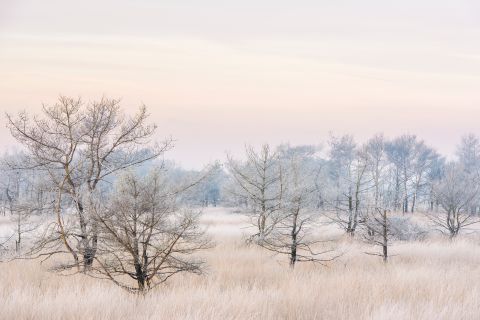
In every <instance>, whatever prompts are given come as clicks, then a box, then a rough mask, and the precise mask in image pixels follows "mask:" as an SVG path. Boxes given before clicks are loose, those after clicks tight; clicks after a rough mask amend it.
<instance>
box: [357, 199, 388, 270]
mask: <svg viewBox="0 0 480 320" xmlns="http://www.w3.org/2000/svg"><path fill="white" fill-rule="evenodd" d="M389 214H390V211H389V210H387V209H385V208H380V207H376V208H375V209H374V210H372V212H369V213H368V214H367V215H366V219H365V227H366V228H365V232H364V233H363V238H364V240H366V241H367V242H368V243H371V244H373V245H374V246H380V247H381V253H374V252H367V254H369V255H375V256H381V257H382V259H383V262H387V261H388V255H389V252H388V249H389V247H390V245H391V238H392V237H393V236H394V233H393V232H392V221H391V219H390V217H389Z"/></svg>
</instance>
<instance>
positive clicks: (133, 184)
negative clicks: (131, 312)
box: [91, 170, 210, 293]
mask: <svg viewBox="0 0 480 320" xmlns="http://www.w3.org/2000/svg"><path fill="white" fill-rule="evenodd" d="M177 194H178V189H176V187H175V186H172V185H171V183H169V182H168V181H167V180H166V179H165V177H164V176H163V175H162V173H161V171H158V170H155V171H153V172H151V173H150V174H149V175H147V176H139V175H135V174H133V173H127V174H125V175H123V176H122V177H121V178H120V179H119V180H118V181H117V183H116V187H115V190H114V192H113V194H111V195H110V196H109V197H108V199H106V204H103V203H101V202H99V203H97V204H96V206H95V208H96V210H95V216H94V217H95V220H96V221H97V222H98V237H99V239H100V241H99V245H98V249H97V254H96V256H95V263H94V264H93V265H92V270H91V271H92V274H93V275H94V276H95V277H100V278H104V279H107V280H110V281H113V282H114V283H115V284H117V285H119V286H121V287H122V288H124V289H127V290H128V291H131V292H138V293H144V292H146V291H148V290H151V289H153V288H155V287H157V286H158V285H160V284H162V283H164V282H165V281H167V280H168V279H169V278H170V277H172V276H173V275H175V274H177V273H181V272H189V273H196V274H200V273H201V272H202V266H203V261H202V260H199V259H198V258H195V257H194V256H193V255H194V254H195V253H197V252H198V251H199V250H203V249H207V248H209V247H210V242H209V240H208V238H207V237H206V236H205V234H204V231H203V229H202V228H200V226H199V224H198V218H199V214H198V213H194V212H192V211H189V210H180V209H179V208H177V206H176V204H175V197H176V196H177ZM103 201H105V200H103Z"/></svg>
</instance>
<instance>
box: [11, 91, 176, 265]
mask: <svg viewBox="0 0 480 320" xmlns="http://www.w3.org/2000/svg"><path fill="white" fill-rule="evenodd" d="M6 116H7V126H8V127H9V129H10V132H11V134H12V135H13V137H14V138H15V139H16V140H17V141H18V142H19V143H21V144H22V145H23V146H24V147H25V148H26V150H27V152H28V156H27V157H26V159H25V160H24V161H23V163H22V164H21V165H20V166H18V165H14V164H12V166H14V167H16V168H18V169H32V168H36V169H38V170H42V171H43V172H44V173H45V175H48V177H49V179H50V181H51V182H52V185H54V186H55V189H56V190H57V198H56V206H55V214H56V216H57V221H56V223H55V225H54V226H52V227H51V228H50V229H49V234H48V235H44V236H46V238H43V239H40V241H39V243H38V245H37V246H36V250H34V251H35V252H36V253H38V252H40V251H42V244H47V243H48V244H53V242H55V241H57V242H59V243H61V244H62V246H63V250H62V249H60V248H58V246H53V247H55V250H54V251H52V252H50V253H51V254H54V253H64V252H66V253H70V254H71V256H72V257H73V260H74V264H73V265H76V266H80V265H82V266H83V269H84V270H86V269H88V268H89V267H90V266H91V265H92V263H93V260H94V258H95V254H96V251H97V246H98V230H97V228H98V226H97V224H96V221H95V220H93V219H91V212H90V211H91V206H92V205H91V203H90V199H91V194H92V193H94V192H95V190H96V189H97V187H98V185H99V184H101V183H104V182H105V180H106V179H107V178H108V177H109V176H111V175H112V174H115V173H117V172H119V171H121V170H124V169H127V168H130V167H132V166H136V165H139V164H141V163H144V162H146V161H148V160H151V159H155V158H157V157H159V156H160V155H162V154H163V152H164V151H165V150H167V149H169V148H170V146H171V140H166V141H164V142H163V143H162V144H161V145H155V146H152V145H151V144H150V141H151V138H152V136H153V134H154V132H155V129H156V126H155V125H148V124H147V118H148V113H147V111H146V107H145V106H141V107H140V109H139V111H138V113H137V114H136V115H135V116H133V117H130V118H127V117H125V116H124V114H123V112H122V111H121V108H120V101H119V100H117V99H108V98H102V99H101V100H100V101H93V102H89V103H84V102H83V101H82V100H81V99H80V98H78V99H74V98H69V97H64V96H61V97H60V98H59V100H58V102H57V103H56V104H54V105H53V106H45V105H44V106H43V115H42V116H34V117H33V118H31V117H30V116H29V115H28V114H27V113H26V112H23V113H20V114H19V115H18V117H13V116H11V115H10V114H7V115H6ZM65 198H66V199H65ZM65 200H68V201H65ZM63 204H67V205H70V204H71V205H73V207H74V208H75V215H76V219H75V220H74V223H72V224H70V226H69V228H70V230H66V226H65V225H64V221H63V220H64V218H63V216H62V215H63V213H64V212H65V210H64V209H65V208H62V205H63ZM53 247H51V248H53ZM42 254H48V253H45V252H44V253H42Z"/></svg>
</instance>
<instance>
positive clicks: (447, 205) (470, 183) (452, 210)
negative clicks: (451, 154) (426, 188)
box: [428, 162, 480, 238]
mask: <svg viewBox="0 0 480 320" xmlns="http://www.w3.org/2000/svg"><path fill="white" fill-rule="evenodd" d="M434 192H435V196H436V199H437V202H438V204H439V206H440V208H441V209H442V210H441V211H440V212H439V213H430V214H429V215H428V217H429V218H430V220H431V221H432V222H433V223H434V224H435V226H436V227H437V228H438V230H440V231H441V232H444V233H447V234H449V236H450V238H453V237H456V236H457V235H458V234H459V233H460V231H461V230H464V229H465V228H466V227H468V226H470V225H472V224H475V223H478V222H479V221H480V219H479V217H478V216H476V215H474V214H472V213H471V211H470V210H469V209H470V206H471V204H472V202H473V201H475V199H476V197H477V196H478V193H479V181H478V178H477V177H476V176H475V175H472V174H471V173H469V172H467V171H466V170H465V168H464V167H463V166H462V165H461V164H459V163H455V162H451V163H448V164H447V165H446V168H445V173H444V177H443V178H442V179H441V180H440V181H439V182H438V183H437V184H436V185H435V187H434Z"/></svg>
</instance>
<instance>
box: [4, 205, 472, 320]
mask: <svg viewBox="0 0 480 320" xmlns="http://www.w3.org/2000/svg"><path fill="white" fill-rule="evenodd" d="M204 223H205V225H207V226H208V227H209V230H210V233H212V236H213V237H214V238H215V240H216V242H217V246H216V247H215V248H214V249H211V250H209V251H208V252H205V253H204V256H205V258H206V260H207V261H208V265H209V268H208V270H207V273H206V274H205V275H203V276H194V275H181V276H177V277H176V278H174V279H173V280H172V281H171V282H169V283H168V284H167V285H166V286H164V287H161V288H158V289H157V290H155V291H153V292H152V293H150V294H149V295H147V296H146V297H137V296H133V295H130V294H128V293H126V292H124V291H123V290H121V289H120V288H118V287H116V286H114V285H113V284H111V283H109V282H103V281H99V280H95V279H91V278H88V277H86V276H83V275H76V276H72V277H61V276H58V275H56V274H52V273H49V272H47V271H46V270H45V269H46V268H45V267H44V266H41V265H39V263H38V262H36V261H14V262H10V263H4V264H1V265H0V318H1V319H59V320H60V319H62V320H63V319H65V320H67V319H478V318H479V317H480V316H479V310H480V250H479V249H480V247H479V245H478V240H477V238H475V237H469V238H463V239H459V240H456V241H453V242H450V241H447V240H445V241H444V240H441V239H436V240H430V241H426V242H416V243H415V242H413V243H401V244H398V245H397V246H396V247H394V248H393V250H392V251H393V252H392V253H393V254H395V255H396V256H394V257H393V258H392V259H391V261H390V262H389V263H388V265H384V264H383V263H382V261H381V259H379V258H377V257H372V256H368V255H365V254H364V252H365V251H369V250H372V249H371V248H367V247H366V246H365V245H364V244H360V243H358V242H350V241H348V240H342V241H340V243H339V244H338V245H339V250H341V251H343V252H344V253H345V254H344V255H343V256H342V257H341V258H339V259H337V260H336V261H335V262H333V263H331V264H330V265H328V267H322V266H315V265H311V264H300V265H299V267H298V268H296V269H295V270H293V271H292V270H290V269H289V267H288V263H287V259H286V258H284V257H278V256H273V255H272V254H270V253H268V252H265V251H263V250H261V249H259V248H257V247H255V246H245V245H244V242H243V240H242V235H241V233H242V226H243V225H244V219H243V218H242V217H239V216H235V215H229V214H226V213H223V212H220V211H218V210H217V211H213V212H210V213H208V214H207V216H206V217H205V218H204Z"/></svg>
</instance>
